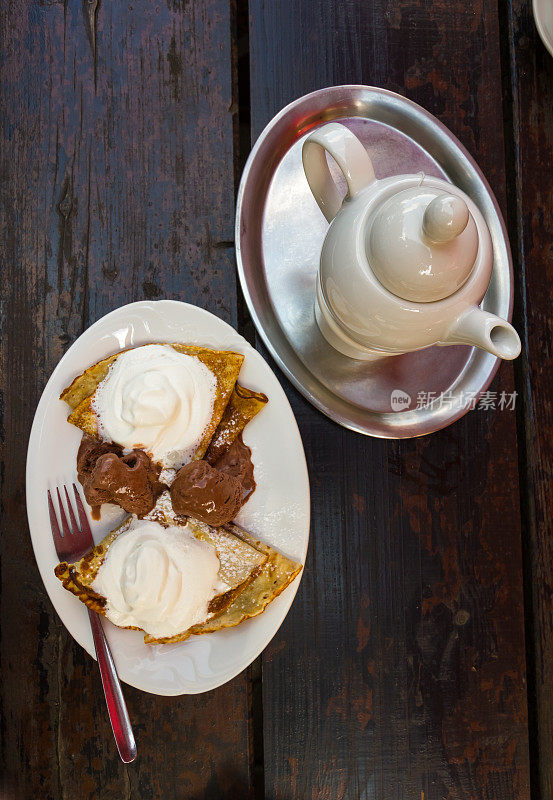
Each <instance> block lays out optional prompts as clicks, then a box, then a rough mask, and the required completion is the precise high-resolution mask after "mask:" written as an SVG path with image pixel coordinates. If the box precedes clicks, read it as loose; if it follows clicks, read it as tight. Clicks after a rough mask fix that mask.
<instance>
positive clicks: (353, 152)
mask: <svg viewBox="0 0 553 800" xmlns="http://www.w3.org/2000/svg"><path fill="white" fill-rule="evenodd" d="M325 150H326V151H327V152H328V153H330V155H331V156H332V158H333V159H334V160H335V161H336V163H337V164H338V166H339V167H340V169H341V170H342V172H343V174H344V177H345V179H346V181H347V182H348V194H347V196H348V197H355V195H356V194H358V193H359V192H360V191H361V190H362V189H364V188H365V187H366V186H368V185H369V184H370V183H373V182H374V181H375V180H376V178H375V174H374V169H373V165H372V161H371V159H370V158H369V156H368V154H367V151H366V150H365V148H364V147H363V145H362V144H361V142H360V141H359V139H358V138H357V136H355V134H353V133H352V132H351V131H350V130H349V129H348V128H346V127H345V125H340V123H339V122H329V123H328V125H323V127H322V128H318V129H317V130H315V131H313V133H312V134H311V135H310V136H309V137H308V138H307V139H306V140H305V142H304V143H303V150H302V160H303V169H304V171H305V177H306V178H307V182H308V184H309V188H310V189H311V191H312V192H313V196H314V198H315V200H316V201H317V203H318V205H319V208H320V209H321V211H322V212H323V214H324V215H325V217H326V218H327V220H328V221H329V222H332V220H333V219H334V217H335V216H336V214H337V213H338V211H339V210H340V208H341V206H342V196H341V195H340V192H339V191H338V188H337V187H336V184H335V183H334V180H333V179H332V175H331V174H330V170H329V168H328V164H327V161H326V156H325Z"/></svg>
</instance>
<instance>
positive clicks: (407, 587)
mask: <svg viewBox="0 0 553 800" xmlns="http://www.w3.org/2000/svg"><path fill="white" fill-rule="evenodd" d="M0 40H1V53H0V115H1V123H2V127H1V134H0V159H1V183H0V192H1V206H0V214H1V230H0V242H1V244H0V265H1V273H0V274H1V283H0V315H1V338H0V410H1V421H0V443H1V459H2V464H1V469H0V480H1V495H0V501H1V526H2V531H1V538H0V551H1V595H0V622H1V644H0V676H1V681H0V774H1V777H0V787H1V788H0V796H1V797H2V800H31V799H34V798H37V800H62V798H63V800H73V799H75V800H76V799H77V798H79V800H82V799H83V798H86V799H92V798H94V799H96V798H99V799H100V800H121V798H132V800H152V798H156V799H157V798H160V800H161V799H163V800H172V799H173V798H179V800H180V798H208V799H209V800H212V799H213V800H220V799H222V798H225V799H228V800H243V799H245V798H262V797H266V798H269V799H270V800H294V799H295V798H309V799H310V800H339V799H341V798H348V800H350V799H353V798H355V799H357V798H359V800H373V798H374V799H376V800H400V799H401V800H404V799H405V800H423V798H424V800H438V798H451V799H452V800H453V799H455V800H469V798H470V800H473V799H476V798H478V800H480V799H482V800H523V799H525V798H529V797H530V794H531V792H532V796H533V797H535V798H538V797H540V798H545V800H548V799H549V798H552V797H553V670H552V664H553V659H552V656H553V568H552V564H553V544H552V543H553V539H552V537H551V531H550V525H549V520H550V517H551V513H552V506H553V491H552V486H553V406H552V385H553V378H552V375H553V347H552V324H553V310H552V302H551V298H552V297H553V244H552V242H553V215H552V210H553V188H552V187H553V59H551V58H550V56H549V55H548V54H547V52H546V50H545V49H544V47H543V46H542V44H541V42H540V41H539V39H538V36H537V33H536V31H535V28H534V25H533V20H532V15H531V8H530V0H471V1H470V2H469V0H435V1H434V2H428V0H418V1H417V0H318V2H316V1H315V0H263V1H262V0H250V4H249V7H248V0H130V2H124V1H123V0H65V2H63V0H59V1H58V0H2V3H1V4H0ZM340 83H365V84H373V85H377V86H383V87H386V88H388V89H393V90H395V91H398V92H400V93H402V94H404V95H406V96H407V97H410V98H411V99H413V100H415V101H416V102H418V103H421V104H422V105H423V106H425V107H426V108H427V109H429V110H430V111H431V112H432V113H433V114H435V115H437V116H438V118H439V119H440V120H442V121H443V122H444V123H445V124H446V125H448V126H449V127H450V128H451V129H452V131H453V132H454V133H455V134H456V135H457V136H458V137H459V138H460V139H461V141H462V142H463V143H464V144H465V146H466V147H467V148H468V150H469V151H470V152H471V153H472V155H473V156H474V157H475V158H476V159H477V161H478V162H479V164H480V165H481V167H482V169H483V170H484V172H485V174H486V176H487V177H488V179H489V181H490V183H491V185H492V188H493V190H494V191H495V193H496V195H497V197H498V199H499V202H500V204H501V206H502V208H503V212H504V214H505V217H506V219H507V221H508V226H509V231H510V236H511V242H512V247H513V255H514V260H515V277H516V292H517V293H516V308H515V321H516V322H517V324H518V328H519V330H520V331H521V333H522V335H523V340H524V349H523V355H522V356H521V358H520V359H519V360H518V361H517V363H516V364H515V365H514V367H513V366H512V365H509V364H503V365H502V367H501V369H500V371H499V374H498V376H497V378H496V380H495V381H494V384H493V386H492V389H494V390H496V391H507V392H512V391H513V390H515V389H516V391H517V392H518V397H517V405H516V411H515V412H512V411H505V410H504V411H500V410H489V411H474V412H472V413H470V414H468V415H467V416H466V417H465V418H464V419H462V420H461V421H459V422H457V423H456V424H455V425H453V426H451V427H450V428H448V429H446V430H444V431H442V432H441V433H438V434H434V435H432V436H429V437H425V438H423V439H420V440H411V441H403V442H392V441H390V442H388V441H379V440H376V439H369V438H365V437H362V436H359V435H355V434H353V433H350V432H348V431H345V430H343V429H341V428H339V427H338V426H337V425H335V424H333V423H332V422H330V421H329V420H327V419H326V418H325V417H323V416H322V415H321V414H319V413H318V412H316V411H315V410H314V409H313V408H311V406H309V405H308V404H307V403H306V402H305V401H304V400H303V398H302V397H300V396H299V395H298V394H297V393H296V392H295V391H294V390H293V389H292V388H291V387H290V385H289V384H288V383H287V381H286V380H285V379H284V378H283V377H282V376H281V378H282V382H283V385H284V386H285V388H286V391H287V392H288V396H289V398H290V400H291V403H292V405H293V408H294V411H295V414H296V416H297V419H298V423H299V425H300V429H301V433H302V436H303V441H304V445H305V450H306V453H307V459H308V463H309V468H310V473H311V487H312V503H313V525H312V538H311V544H310V550H309V557H308V561H307V565H306V568H305V575H304V578H303V582H302V584H301V588H300V590H299V593H298V596H297V599H296V601H295V603H294V605H293V607H292V609H291V611H290V613H289V615H288V617H287V619H286V621H285V623H284V625H283V626H282V628H281V630H280V631H279V633H278V634H277V636H276V637H275V639H274V640H273V642H272V643H271V645H270V646H269V647H268V648H267V650H266V651H265V652H264V653H263V655H262V656H261V657H260V658H259V659H258V660H257V662H256V663H254V664H253V665H252V666H251V667H250V668H249V669H248V670H246V671H245V672H244V673H242V674H241V675H239V676H238V677H237V678H235V679H234V680H233V681H232V682H231V683H229V684H228V685H226V686H225V687H222V688H220V689H218V690H216V691H213V692H210V693H209V694H206V695H202V696H193V697H182V698H176V699H170V698H159V697H153V696H150V695H147V694H143V693H140V692H138V691H135V690H133V689H130V688H127V690H126V696H127V699H128V705H129V710H130V713H131V717H132V719H133V721H134V728H135V732H136V736H137V739H138V746H139V752H140V756H139V759H138V760H137V762H136V763H134V764H132V765H131V766H129V767H124V766H123V765H122V764H121V763H120V761H119V759H118V757H117V753H116V750H115V747H114V743H113V740H112V736H111V733H110V728H109V722H108V719H107V715H106V713H105V709H104V701H103V696H102V690H101V685H100V680H99V676H98V671H97V668H96V665H95V663H94V662H93V661H92V659H91V658H90V657H89V656H88V655H87V654H86V653H84V652H83V651H82V650H81V648H80V647H79V646H78V645H76V644H75V642H74V641H73V640H72V638H71V637H70V636H69V634H68V633H67V632H66V630H65V629H64V628H63V626H62V624H61V623H60V620H59V619H58V617H57V615H56V613H55V611H54V609H53V608H52V605H51V603H50V601H49V599H48V597H47V595H46V592H45V590H44V588H43V586H42V583H41V581H40V578H39V574H38V570H37V568H36V565H35V562H34V558H33V554H32V549H31V543H30V538H29V535H28V530H27V521H26V514H25V489H24V471H25V449H26V443H27V437H28V433H29V429H30V425H31V421H32V417H33V413H34V410H35V407H36V405H37V402H38V398H39V396H40V393H41V391H42V389H43V387H44V384H45V383H46V380H47V378H48V376H49V375H50V373H51V371H52V369H53V368H54V366H55V364H56V362H57V361H58V359H59V358H60V357H61V356H62V354H63V353H64V351H65V350H66V348H67V347H68V346H69V345H70V344H71V342H73V341H74V340H75V338H76V337H77V336H78V335H79V334H80V333H81V332H82V330H83V329H84V328H86V327H87V326H88V325H90V324H91V323H92V322H94V321H95V320H96V319H98V318H99V317H100V316H102V315H103V314H105V313H106V312H108V311H110V310H111V309H113V308H116V307H117V306H119V305H121V304H123V303H126V302H129V301H132V300H138V299H141V298H160V297H169V298H176V299H180V300H187V301H189V302H191V303H196V304H198V305H200V306H203V307H205V308H207V309H209V310H210V311H213V312H214V313H215V314H218V315H219V316H221V317H223V318H224V319H226V320H227V321H229V322H230V323H231V324H233V325H235V326H237V327H238V329H239V330H240V331H241V332H243V333H244V334H245V335H246V336H247V337H248V338H250V340H251V341H256V337H255V332H254V330H253V327H252V324H251V321H250V320H249V319H248V315H247V311H246V309H245V306H244V302H243V300H242V298H241V296H240V290H239V288H238V286H237V279H236V273H235V265H234V253H233V221H234V198H235V192H236V188H237V182H238V179H239V176H240V171H241V167H242V166H243V164H244V160H245V158H246V156H247V154H248V151H249V148H250V146H251V142H253V141H254V140H255V138H256V137H257V136H258V134H259V133H260V131H261V130H262V128H263V127H264V125H265V124H266V123H267V122H268V121H269V119H270V118H271V117H272V115H273V114H274V113H275V112H276V111H278V110H279V109H280V108H281V107H282V106H283V105H285V104H286V103H287V102H288V101H290V100H292V99H293V98H295V97H298V96H300V95H302V94H304V93H306V92H309V91H311V90H313V89H316V88H319V87H322V86H326V85H331V84H340Z"/></svg>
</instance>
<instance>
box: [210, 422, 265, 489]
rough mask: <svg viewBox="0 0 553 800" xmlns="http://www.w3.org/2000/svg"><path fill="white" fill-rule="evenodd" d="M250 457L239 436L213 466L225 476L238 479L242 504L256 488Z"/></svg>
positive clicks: (250, 453)
mask: <svg viewBox="0 0 553 800" xmlns="http://www.w3.org/2000/svg"><path fill="white" fill-rule="evenodd" d="M251 456H252V451H251V450H250V448H249V447H248V446H247V445H246V444H244V442H243V441H242V436H241V435H240V436H238V437H237V438H236V439H235V440H234V441H233V443H232V444H231V446H230V447H229V449H228V450H227V451H226V453H224V454H223V455H222V456H221V457H220V458H219V459H217V461H216V462H215V464H214V466H215V467H216V468H217V469H218V470H221V472H225V473H226V474H227V475H232V476H233V477H234V478H238V480H239V481H240V483H241V485H242V492H243V496H242V504H244V503H245V502H246V500H247V499H248V497H249V496H250V495H251V494H253V492H254V491H255V488H256V486H257V484H256V482H255V479H254V477H253V463H252V458H251Z"/></svg>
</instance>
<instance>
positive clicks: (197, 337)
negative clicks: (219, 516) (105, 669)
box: [27, 300, 309, 695]
mask: <svg viewBox="0 0 553 800" xmlns="http://www.w3.org/2000/svg"><path fill="white" fill-rule="evenodd" d="M148 342H186V343H190V344H201V345H205V346H207V347H213V348H217V349H232V350H236V351H237V352H240V353H243V354H244V355H245V357H246V358H245V361H244V365H243V367H242V371H241V373H240V381H241V382H242V383H243V384H244V385H245V386H247V387H248V388H250V389H254V390H255V391H262V392H265V394H266V395H267V396H268V398H269V403H268V404H267V406H266V407H265V408H264V409H263V411H262V412H261V413H260V414H259V415H258V416H257V417H255V419H253V420H252V421H251V422H250V424H249V425H248V427H247V428H246V431H245V433H244V441H245V442H246V443H247V444H248V445H249V446H250V447H251V449H252V458H253V462H254V465H255V477H256V481H257V490H256V492H255V493H254V495H253V496H252V497H251V498H250V500H249V502H248V503H247V504H246V505H245V506H244V508H243V509H242V510H241V512H240V515H239V517H238V518H237V521H238V522H239V523H240V524H241V525H243V527H244V528H247V529H248V530H250V531H251V532H252V533H254V534H256V535H258V536H259V538H260V539H262V540H264V541H266V542H267V543H268V544H271V545H274V546H275V547H277V548H278V549H279V550H281V551H282V552H283V553H285V554H286V555H287V556H290V557H291V558H293V559H295V560H297V561H301V563H302V564H303V563H305V555H306V552H307V542H308V538H309V481H308V477H307V467H306V463H305V455H304V452H303V446H302V443H301V439H300V435H299V431H298V427H297V425H296V421H295V418H294V415H293V413H292V409H291V408H290V404H289V403H288V400H287V398H286V395H285V394H284V391H283V390H282V387H281V386H280V384H279V382H278V381H277V379H276V377H275V375H274V374H273V372H272V371H271V369H270V368H269V366H268V365H267V364H266V362H265V361H264V360H263V358H262V357H261V356H260V355H259V353H257V352H256V351H255V350H254V349H253V348H252V347H251V346H250V345H249V344H248V342H247V341H246V340H245V339H244V338H243V337H242V336H240V335H239V334H238V333H237V332H236V331H235V330H234V329H233V328H231V327H230V325H227V323H226V322H223V321H222V320H220V319H218V318H217V317H215V316H213V314H210V313H209V312H208V311H204V310H203V309H200V308H197V307H196V306H192V305H189V304H187V303H179V302H175V301H172V300H160V301H157V302H140V303H131V304H130V305H127V306H123V307H122V308H119V309H117V310H116V311H112V312H111V313H110V314H107V315H106V316H105V317H103V318H102V319H100V320H98V322H96V323H95V324H94V325H92V326H91V327H90V328H88V330H86V331H85V332H84V333H83V334H82V336H80V337H79V338H78V339H77V341H76V342H75V343H74V344H73V345H72V346H71V347H70V349H69V350H68V351H67V353H66V354H65V355H64V357H63V358H62V359H61V361H60V362H59V364H58V366H57V367H56V369H55V370H54V372H53V373H52V376H51V378H50V380H49V381H48V383H47V384H46V388H45V389H44V392H43V394H42V397H41V399H40V403H39V404H38V408H37V410H36V413H35V418H34V422H33V427H32V430H31V437H30V440H29V449H28V453H27V514H28V517H29V526H30V530H31V538H32V541H33V548H34V551H35V557H36V560H37V564H38V567H39V570H40V574H41V576H42V580H43V581H44V585H45V587H46V590H47V592H48V594H49V595H50V599H51V600H52V603H53V604H54V607H55V609H56V611H57V612H58V614H59V615H60V617H61V619H62V622H63V624H64V625H65V627H66V628H67V630H68V631H69V633H70V634H71V635H72V636H73V637H74V638H75V639H76V640H77V642H78V643H79V644H80V645H81V646H82V647H84V648H85V650H87V652H88V653H90V655H92V656H94V644H93V640H92V634H91V630H90V624H89V622H88V615H87V610H86V608H85V606H84V605H82V604H81V603H80V602H79V600H77V598H76V597H73V596H72V595H71V594H69V592H67V591H66V590H65V589H64V588H63V586H62V585H61V583H60V582H59V580H58V579H57V578H56V577H55V575H54V567H55V565H56V564H57V563H58V559H57V557H56V552H55V549H54V543H53V540H52V536H51V533H50V523H49V518H48V507H47V494H46V493H47V489H49V488H52V487H54V486H56V485H57V484H61V483H72V482H73V481H76V480H77V472H76V455H77V449H78V446H79V442H80V439H81V432H80V431H79V430H77V428H74V427H73V426H72V425H70V424H69V423H68V422H67V414H68V411H69V408H68V406H67V405H66V404H65V403H63V402H62V401H61V400H59V399H58V398H59V395H60V393H61V391H62V389H63V388H64V387H65V386H67V385H68V384H69V383H71V381H72V380H73V379H74V378H75V377H76V376H77V375H79V374H80V373H81V372H82V371H83V370H84V369H86V367H88V366H90V365H91V364H94V363H95V362H96V361H99V360H100V359H102V358H105V357H106V356H108V355H110V354H112V353H115V352H117V351H118V350H122V349H125V348H127V347H133V346H136V345H140V344H146V343H148ZM124 516H126V515H125V514H124V512H121V511H120V510H119V509H116V507H115V506H103V508H102V518H101V520H100V521H99V522H94V521H93V520H92V521H91V525H92V530H93V534H94V540H95V542H99V541H100V540H101V539H102V538H103V536H104V535H105V534H106V533H107V532H108V531H109V530H111V529H112V528H114V527H115V526H116V525H117V524H118V523H119V521H120V520H121V519H123V518H124ZM300 577H301V574H300V576H298V578H296V580H295V581H294V583H293V584H292V585H291V586H289V587H288V588H287V589H286V591H285V592H283V593H282V594H281V595H280V596H279V597H277V598H276V600H275V601H274V602H273V603H271V604H270V606H269V607H268V608H267V609H266V611H264V612H263V614H261V615H260V616H258V617H255V618H254V619H251V620H248V621H247V622H244V623H242V624H241V625H239V626H238V627H236V628H232V629H228V630H226V631H219V632H217V633H212V634H209V635H204V636H194V637H191V638H190V639H189V640H188V641H186V642H180V643H178V644H172V645H149V646H148V645H145V644H144V641H143V636H142V634H141V633H140V632H139V631H127V630H121V629H119V628H116V627H115V626H114V625H112V624H111V623H110V622H108V621H107V620H106V621H105V622H104V627H105V631H106V635H107V638H108V640H109V644H110V647H111V651H112V653H113V656H114V658H115V663H116V665H117V671H118V673H119V677H120V678H121V680H123V681H125V683H128V684H130V685H131V686H136V688H137V689H142V690H143V691H145V692H151V693H153V694H162V695H180V694H196V693H198V692H206V691H208V690H210V689H214V688H216V687H217V686H220V685H221V684H223V683H226V681H229V680H230V679H231V678H233V677H234V676H235V675H237V674H238V673H239V672H241V671H242V670H243V669H245V667H247V666H248V664H250V663H251V662H252V661H253V660H254V658H256V657H257V656H258V655H259V653H260V652H261V651H262V650H263V648H264V647H266V646H267V644H268V643H269V642H270V640H271V639H272V638H273V636H274V635H275V633H276V632H277V630H278V628H279V627H280V624H281V623H282V621H283V619H284V617H285V616H286V614H287V612H288V609H289V608H290V606H291V604H292V600H293V599H294V595H295V594H296V591H297V589H298V586H299V581H300Z"/></svg>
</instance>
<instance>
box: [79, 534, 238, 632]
mask: <svg viewBox="0 0 553 800" xmlns="http://www.w3.org/2000/svg"><path fill="white" fill-rule="evenodd" d="M218 572H219V559H218V557H217V553H216V551H215V548H214V547H213V545H211V544H209V543H208V542H203V541H199V540H198V539H196V538H195V537H194V536H193V534H192V533H191V530H190V528H189V527H188V526H176V525H173V526H170V527H168V528H164V527H163V526H162V525H160V524H159V523H157V522H153V521H151V520H145V519H136V518H135V519H133V521H132V522H131V523H130V525H129V527H128V529H127V530H126V531H124V532H123V533H120V534H119V536H117V538H116V539H115V540H114V541H113V542H112V544H111V545H110V546H109V548H108V551H107V554H106V557H105V558H104V561H103V562H102V564H101V566H100V568H99V570H98V573H97V575H96V578H95V579H94V581H93V583H92V588H93V589H94V591H95V592H98V593H99V594H101V595H102V596H103V597H105V598H106V600H107V604H106V616H107V618H108V619H109V620H111V621H112V622H113V623H115V625H119V626H122V627H124V626H135V627H138V628H142V630H144V631H146V633H149V634H150V635H151V636H155V637H157V638H163V637H168V636H175V635H176V634H178V633H183V632H184V631H186V630H188V628H190V626H191V625H197V624H199V623H201V622H204V621H205V620H206V619H207V617H208V606H209V602H210V600H212V598H213V597H214V596H215V595H216V594H219V593H220V592H223V591H225V589H227V588H228V587H227V586H226V584H225V583H224V582H222V581H221V580H220V579H219V577H218Z"/></svg>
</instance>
